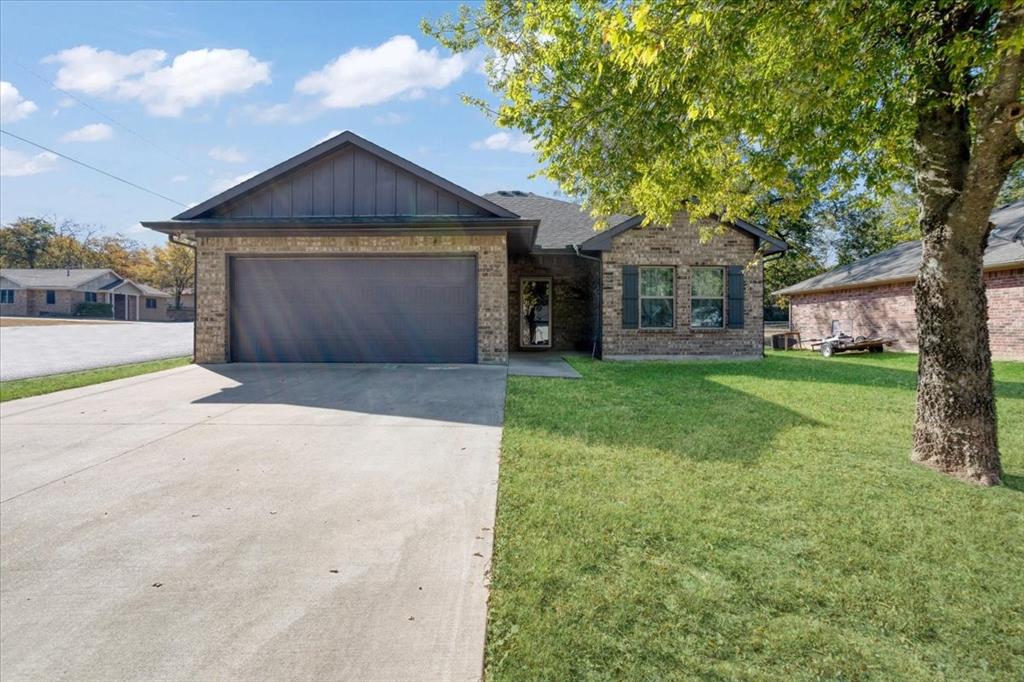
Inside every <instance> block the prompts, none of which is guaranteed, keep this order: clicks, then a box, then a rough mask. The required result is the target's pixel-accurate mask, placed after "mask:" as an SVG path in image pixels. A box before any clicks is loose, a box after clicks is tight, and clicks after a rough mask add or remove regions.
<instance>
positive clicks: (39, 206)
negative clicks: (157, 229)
mask: <svg viewBox="0 0 1024 682" xmlns="http://www.w3.org/2000/svg"><path fill="white" fill-rule="evenodd" d="M457 7H458V3H447V2H394V3H388V2H367V3H362V2H350V3H343V2H336V3H305V2H280V3H270V2H265V3H248V4H247V3H144V2H113V3H93V2H72V3H66V4H65V3H54V2H45V3H44V2H39V3H15V2H3V3H0V45H2V53H0V81H2V82H3V85H2V88H3V90H2V93H0V94H2V104H3V112H2V114H3V128H4V129H5V130H8V131H10V132H12V133H15V134H17V135H19V136H22V137H24V138H27V139H30V140H32V141H34V142H37V143H39V144H42V145H45V146H47V147H50V148H52V149H54V150H56V151H59V152H61V153H64V154H67V155H69V156H72V157H75V158H77V159H79V160H81V161H84V162H86V163H89V164H92V165H94V166H97V167H99V168H102V169H103V170H106V171H108V172H110V173H113V174H115V175H119V176H121V177H124V178H126V179H128V180H131V181H133V182H136V183H138V184H139V185H142V186H144V187H147V188H149V189H152V190H154V191H156V192H159V193H160V194H164V195H166V196H168V197H171V198H174V199H176V200H178V201H180V202H183V203H186V204H194V203H198V202H200V201H202V200H204V199H206V198H208V197H209V196H212V195H213V194H215V193H216V192H217V191H219V190H221V189H224V188H226V187H228V186H230V185H231V184H234V181H237V180H239V179H240V178H243V177H244V176H246V175H248V174H252V173H255V172H258V171H261V170H264V169H266V168H268V167H269V166H272V165H274V164H275V163H278V162H280V161H283V160H284V159H286V158H288V157H290V156H292V155H294V154H297V153H299V152H301V151H303V150H304V149H307V148H308V147H310V146H312V145H313V144H315V143H316V142H318V141H319V140H321V139H323V138H324V137H325V136H327V135H328V134H329V133H331V132H332V131H341V130H346V129H349V130H352V131H354V132H356V133H358V134H360V135H362V136H363V137H366V138H368V139H370V140H372V141H373V142H376V143H377V144H380V145H381V146H383V147H386V148H388V149H390V150H392V151H394V152H395V153H397V154H399V155H401V156H404V157H406V158H408V159H410V160H411V161H413V162H415V163H418V164H420V165H422V166H424V167H426V168H428V169H430V170H432V171H434V172H435V173H438V174H439V175H442V176H444V177H446V178H448V179H449V180H452V181H453V182H456V183H458V184H460V185H463V186H465V187H467V188H468V189H470V190H472V191H475V192H480V193H483V192H488V191H493V190H496V189H526V190H530V191H534V192H538V193H542V194H549V195H550V194H552V193H554V192H555V187H554V186H553V185H552V184H551V183H550V182H548V181H547V180H543V179H532V180H531V179H529V177H528V176H529V175H530V174H531V173H533V172H535V171H536V170H537V164H536V161H535V158H534V156H533V154H532V153H531V150H530V145H529V142H528V140H526V139H524V138H523V137H522V136H521V135H520V134H518V133H516V132H513V131H506V132H502V131H499V130H498V129H496V128H495V127H494V126H493V124H492V123H491V122H490V121H489V120H488V119H487V118H486V117H485V116H484V115H483V114H482V113H481V112H479V111H478V110H476V109H474V108H472V107H470V106H467V105H465V104H463V103H462V102H461V101H460V99H459V96H460V95H461V94H463V93H468V94H472V95H477V96H481V95H485V94H487V92H488V91H487V87H486V81H485V78H484V76H483V75H482V74H481V73H480V70H479V61H480V57H481V55H472V56H470V57H454V58H453V57H452V55H450V54H449V53H448V52H447V51H446V50H444V49H443V48H441V47H440V46H438V45H437V44H436V43H435V42H433V41H432V40H430V39H429V38H427V37H426V36H424V35H423V34H422V33H420V31H419V22H420V20H421V19H422V18H423V17H438V16H441V15H442V14H444V13H445V12H451V11H455V10H456V8H457ZM33 72H35V74H38V76H41V77H42V78H44V79H46V80H47V81H50V83H54V84H56V85H58V86H60V87H61V88H62V89H63V90H66V91H67V92H69V93H71V94H73V95H74V97H75V98H77V99H78V100H81V101H82V102H85V103H86V104H88V105H89V106H91V107H93V109H94V110H90V109H89V108H88V107H87V106H84V105H83V104H82V103H80V102H79V101H76V100H75V99H74V98H69V97H68V96H67V95H65V94H63V93H62V92H60V91H58V90H56V89H55V88H54V87H53V86H52V85H51V84H49V83H46V82H44V81H43V80H41V79H40V78H39V77H37V75H34V74H33ZM104 114H105V115H106V116H109V117H110V118H113V119H114V120H115V121H116V123H114V122H112V121H111V120H109V119H108V118H105V117H104ZM117 124H121V125H117ZM126 128H127V129H130V131H134V133H137V135H136V134H133V132H130V131H129V130H126ZM139 136H141V137H142V138H145V141H144V140H143V139H140V137H139ZM147 141H148V142H147ZM0 144H2V146H3V154H2V158H0V161H2V166H3V168H2V174H3V177H2V178H0V220H2V221H3V222H4V223H7V222H9V221H11V220H13V219H15V218H17V217H18V216H40V215H43V216H55V217H56V218H58V219H71V220H74V221H76V222H79V223H85V224H90V225H94V226H97V227H102V228H103V229H104V231H106V232H110V233H114V232H120V233H123V234H126V235H127V236H129V237H131V238H133V239H138V240H139V241H142V242H144V243H147V244H156V243H160V242H161V241H162V240H163V237H162V236H161V235H158V234H156V233H151V232H149V231H148V230H144V229H143V228H141V227H139V226H138V222H139V221H140V220H151V219H162V218H167V217H170V216H171V215H174V214H176V213H178V212H179V211H180V210H181V209H180V208H179V207H177V206H175V205H174V204H172V203H169V202H167V201H165V200H163V199H159V198H157V197H153V196H150V195H148V194H145V193H143V192H141V191H139V190H137V189H133V188H130V187H127V186H125V185H122V184H120V183H117V182H115V181H113V180H110V179H109V178H105V177H103V176H102V175H98V174H97V173H95V172H93V171H90V170H86V169H84V168H81V167H78V166H76V165H74V164H72V163H70V162H68V161H66V160H64V159H59V158H58V159H54V158H52V157H51V156H50V155H47V154H45V153H43V152H41V151H40V150H39V149H35V148H33V147H31V146H29V145H27V144H25V143H23V142H21V141H18V140H16V139H14V138H11V137H10V136H7V135H3V136H2V139H0ZM157 147H159V149H157Z"/></svg>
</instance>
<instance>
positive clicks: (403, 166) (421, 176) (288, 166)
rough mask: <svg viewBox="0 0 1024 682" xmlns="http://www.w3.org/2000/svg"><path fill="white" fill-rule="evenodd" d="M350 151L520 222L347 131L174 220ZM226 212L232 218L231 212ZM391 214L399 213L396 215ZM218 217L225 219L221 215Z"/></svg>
mask: <svg viewBox="0 0 1024 682" xmlns="http://www.w3.org/2000/svg"><path fill="white" fill-rule="evenodd" d="M347 147H354V148H356V149H359V150H362V151H363V152H365V153H366V154H368V155H370V156H372V157H375V158H376V159H380V160H382V161H384V162H386V163H387V164H390V166H394V167H396V168H397V169H400V170H401V171H403V172H404V173H407V174H409V175H410V176H412V177H413V178H415V179H417V180H419V181H421V182H423V183H427V184H429V185H431V186H433V187H436V188H439V189H440V190H442V191H443V192H444V193H445V194H447V195H451V196H453V197H455V198H456V199H457V200H458V201H461V202H465V204H466V205H467V207H471V208H472V214H475V215H485V216H490V217H497V218H518V216H517V215H516V214H514V213H512V212H510V211H507V210H506V209H504V208H503V207H501V206H499V205H497V204H495V203H493V202H491V201H488V200H487V199H485V198H483V197H481V196H478V195H476V194H474V193H472V192H470V191H469V190H467V189H465V188H463V187H460V186H459V185H456V184H455V183H453V182H451V181H449V180H445V179H444V178H442V177H441V176H439V175H436V174H435V173H431V172H430V171H428V170H427V169H425V168H423V167H421V166H418V165H416V164H414V163H412V162H411V161H409V160H407V159H403V158H402V157H400V156H398V155H397V154H394V153H393V152H389V151H388V150H387V149H384V148H383V147H380V146H378V145H376V144H374V143H372V142H370V141H369V140H366V139H363V138H362V137H359V136H358V135H356V134H355V133H353V132H351V131H349V130H346V131H345V132H343V133H340V134H338V135H335V136H334V137H332V138H330V139H329V140H325V141H324V142H321V143H320V144H317V145H315V146H313V147H311V148H310V149H307V150H306V151H304V152H302V153H301V154H297V155H295V156H293V157H292V158H290V159H288V160H287V161H283V162H281V163H279V164H277V165H276V166H273V167H272V168H269V169H267V170H265V171H263V172H262V173H259V174H257V175H255V176H253V177H252V178H249V179H248V180H245V181H244V182H241V183H239V184H237V185H235V186H234V187H231V188H229V189H227V190H225V191H223V192H221V193H220V194H218V195H216V196H214V197H211V198H209V199H207V200H206V201H204V202H202V203H200V204H198V205H196V206H193V207H192V208H190V209H188V210H186V211H183V212H182V213H179V214H178V215H176V216H174V220H193V219H196V218H206V217H213V214H215V213H218V209H225V208H228V209H229V208H230V204H231V202H232V201H234V200H236V199H240V198H241V197H242V196H243V195H246V194H249V193H254V192H257V191H258V190H260V189H262V188H267V187H269V186H270V185H271V184H273V183H275V182H279V181H283V179H284V178H285V176H287V175H290V174H296V173H298V172H299V171H300V170H301V169H304V168H306V167H308V166H311V165H312V164H314V163H316V162H317V161H319V160H322V159H324V158H325V157H327V156H328V155H331V154H334V153H336V152H339V151H341V150H343V149H345V148H347ZM374 172H375V171H374ZM312 181H313V180H312V178H310V180H309V183H310V188H309V192H310V193H312V191H313V188H312V184H311V183H312ZM390 182H392V183H394V182H395V178H394V177H392V178H391V180H390ZM414 191H417V192H418V191H419V187H416V188H414ZM290 202H291V199H290V198H289V203H290ZM460 211H461V212H462V213H465V212H466V211H462V210H461V207H459V210H456V211H454V212H453V214H459V213H460ZM224 212H225V211H221V213H222V214H223V213H224ZM226 212H227V213H229V214H230V210H228V211H226ZM354 213H355V214H357V215H358V214H359V212H358V211H354ZM434 213H435V214H436V213H437V211H436V210H435V211H434ZM391 214H395V213H394V212H392V213H391ZM278 215H279V214H278ZM320 215H324V214H320ZM389 215H390V214H389ZM218 217H223V216H222V215H220V216H218ZM240 217H271V216H270V215H266V216H253V215H251V213H250V215H243V216H240Z"/></svg>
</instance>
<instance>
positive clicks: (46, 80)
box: [11, 58, 204, 173]
mask: <svg viewBox="0 0 1024 682" xmlns="http://www.w3.org/2000/svg"><path fill="white" fill-rule="evenodd" d="M11 61H12V62H14V63H15V64H17V65H18V66H20V67H21V68H22V69H23V70H25V71H26V72H28V73H30V74H32V75H33V76H35V77H36V78H38V79H39V80H41V81H42V82H44V83H46V84H47V85H49V86H50V87H51V88H53V89H54V90H56V91H57V92H59V93H61V94H63V95H66V96H67V97H70V98H71V99H73V100H75V101H76V102H78V103H79V104H81V105H82V106H83V107H85V108H86V109H88V110H90V111H92V112H94V113H96V114H99V115H100V116H102V117H103V118H105V119H107V120H108V121H110V122H111V123H113V124H114V125H116V126H117V127H118V128H121V129H122V130H125V131H127V132H129V133H131V134H132V135H134V136H135V137H137V138H139V139H140V140H142V141H143V142H145V143H146V144H148V145H149V146H150V147H152V148H153V149H156V150H157V151H158V152H160V153H162V154H165V155H166V156H168V157H170V158H172V159H174V160H175V161H177V162H179V163H183V164H185V165H186V166H188V167H189V168H191V169H192V170H194V171H196V172H197V173H203V172H204V171H203V170H202V169H201V168H199V167H198V166H195V165H193V164H192V163H190V162H188V161H186V160H185V159H183V158H181V157H180V156H178V155H177V154H174V153H173V152H170V151H168V150H167V149H164V148H163V147H161V146H160V145H158V144H157V143H156V142H153V140H151V139H149V138H148V137H146V136H145V135H143V134H142V133H140V132H138V131H136V130H134V129H132V128H130V127H128V126H127V125H125V124H124V123H121V122H120V121H118V120H117V119H116V118H114V117H113V116H111V115H109V114H106V113H104V112H102V111H100V110H99V109H97V108H96V107H94V106H93V105H91V104H89V103H88V102H86V101H85V100H84V99H82V98H81V97H79V96H77V95H75V94H73V93H70V92H68V91H67V90H65V89H63V88H61V87H58V86H57V84H56V83H54V82H53V81H51V80H50V79H49V78H47V77H46V76H44V75H42V74H40V73H39V72H38V71H36V70H34V69H32V68H31V67H29V66H26V65H25V64H23V63H22V62H21V61H20V60H18V59H15V58H11Z"/></svg>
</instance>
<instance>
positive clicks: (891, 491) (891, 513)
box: [486, 352, 1024, 680]
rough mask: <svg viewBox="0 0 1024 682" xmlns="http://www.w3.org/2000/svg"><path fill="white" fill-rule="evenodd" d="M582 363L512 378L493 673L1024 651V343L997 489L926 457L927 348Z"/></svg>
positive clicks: (730, 670)
mask: <svg viewBox="0 0 1024 682" xmlns="http://www.w3.org/2000/svg"><path fill="white" fill-rule="evenodd" d="M573 365H574V366H575V367H576V368H577V369H578V370H579V371H580V372H581V373H582V374H583V379H582V380H580V381H571V380H554V379H537V378H529V377H510V378H509V389H508V402H507V407H506V410H507V411H506V426H505V435H504V440H503V445H502V462H501V480H500V487H499V494H498V498H499V499H498V521H497V527H496V529H495V533H496V535H495V559H494V566H493V576H492V579H493V583H492V593H491V609H490V623H489V631H488V640H487V659H486V672H487V676H488V678H490V679H500V680H524V679H557V680H563V679H629V680H662V679H692V678H701V679H721V680H731V679H750V680H776V679H786V680H810V679H842V680H857V679H879V680H894V679H900V680H906V679H917V680H936V679H948V680H969V679H1007V680H1009V679H1021V677H1022V675H1024V579H1022V576H1024V364H1022V363H996V380H997V389H996V390H997V394H998V410H999V415H1000V419H1001V421H1000V445H1001V449H1002V453H1003V465H1004V468H1005V470H1006V485H1005V486H1002V487H998V488H989V489H983V488H977V487H973V486H970V485H967V484H964V483H961V482H959V481H955V480H952V479H950V478H948V477H945V476H943V475H941V474H938V473H935V472H933V471H930V470H927V469H924V468H922V467H919V466H916V465H914V464H911V462H910V460H909V458H908V453H909V449H910V436H911V424H912V419H913V409H914V388H915V368H916V356H913V355H903V354H895V353H886V354H883V355H842V356H837V357H835V358H832V359H830V360H823V359H821V358H820V357H819V356H817V355H812V354H810V353H797V352H791V353H776V354H771V355H770V356H769V357H768V358H767V359H766V360H765V361H763V362H733V363H727V362H708V363H689V364H671V363H642V364H631V363H611V362H607V363H601V362H592V361H588V360H573Z"/></svg>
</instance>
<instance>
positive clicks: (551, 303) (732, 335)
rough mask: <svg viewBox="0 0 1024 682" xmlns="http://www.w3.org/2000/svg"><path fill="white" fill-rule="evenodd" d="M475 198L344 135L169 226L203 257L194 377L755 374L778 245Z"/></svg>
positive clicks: (540, 202) (743, 226) (737, 229)
mask: <svg viewBox="0 0 1024 682" xmlns="http://www.w3.org/2000/svg"><path fill="white" fill-rule="evenodd" d="M607 222H608V224H609V225H610V227H609V228H608V229H607V230H605V231H603V232H595V231H594V220H593V218H591V217H590V216H589V215H588V214H587V213H586V212H584V211H583V210H582V209H581V208H580V207H579V206H577V205H575V204H572V203H569V202H565V201H560V200H557V199H551V198H547V197H540V196H537V195H534V194H529V193H525V192H516V191H504V192H495V193H493V194H488V195H484V196H481V195H477V194H473V193H472V192H469V191H468V190H466V189H463V188H462V187H459V186H457V185H455V184H454V183H451V182H449V181H448V180H445V179H444V178H441V177H439V176H437V175H435V174H433V173H431V172H430V171H427V170H425V169H423V168H421V167H419V166H417V165H415V164H413V163H411V162H409V161H407V160H405V159H403V158H401V157H399V156H397V155H395V154H393V153H391V152H389V151H387V150H386V149H383V148H381V147H379V146H377V145H375V144H373V143H371V142H369V141H367V140H364V139H363V138H361V137H359V136H357V135H355V134H353V133H351V132H345V133H341V134H340V135H337V136H335V137H333V138H331V139H329V140H327V141H325V142H323V143H320V144H318V145H317V146H315V147H313V148H312V149H309V150H307V151H306V152H303V153H302V154H299V155H298V156H295V157H293V158H292V159H289V160H288V161H285V162H283V163H281V164H279V165H277V166H274V167H273V168H271V169H269V170H267V171H265V172H263V173H261V174H259V175H257V176H255V177H253V178H251V179H249V180H246V181H245V182H242V183H241V184H239V185H237V186H235V187H233V188H231V189H229V190H227V191H225V192H222V193H221V194H219V195H217V196H215V197H213V198H211V199H209V200H207V201H205V202H203V203H201V204H199V205H197V206H195V207H193V208H191V209H189V210H187V211H185V212H183V213H181V214H180V215H178V216H175V217H174V218H173V219H171V220H168V221H152V222H143V225H144V226H146V227H149V228H151V229H155V230H158V231H160V232H163V233H166V234H169V235H174V236H175V237H176V238H177V239H178V240H179V241H183V242H186V243H190V244H192V245H194V247H195V249H196V263H197V267H196V286H195V301H196V345H195V355H196V360H197V361H198V362H211V363H216V362H231V361H235V362H267V361H276V362H289V361H291V362H497V363H503V362H506V361H507V359H508V355H509V353H510V352H517V351H543V350H556V351H557V350H583V351H587V352H592V353H594V354H595V355H598V356H602V357H605V358H626V357H657V358H685V357H714V356H726V357H760V356H761V352H762V351H761V346H762V308H761V300H762V287H763V279H762V259H763V257H764V256H765V255H767V254H770V253H778V252H781V251H783V250H785V248H786V245H785V243H783V242H781V241H780V240H778V239H775V238H773V237H770V236H769V235H767V234H766V233H765V232H764V231H762V230H761V229H759V228H757V227H756V226H754V225H750V224H748V223H743V222H736V223H730V224H728V225H725V224H718V223H715V222H711V223H708V225H710V226H712V227H714V228H716V230H717V231H716V233H715V236H713V237H712V238H711V239H710V240H709V241H707V242H705V243H702V242H701V241H700V238H699V237H700V227H701V225H700V224H695V223H691V222H690V221H689V220H688V219H687V217H686V214H685V213H684V212H680V213H679V214H678V215H677V216H676V218H675V219H674V220H673V221H672V223H671V225H667V226H662V227H655V226H652V227H646V228H642V227H641V225H640V223H641V222H642V221H641V219H640V218H639V217H630V216H625V215H617V216H610V217H609V218H608V221H607Z"/></svg>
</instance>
